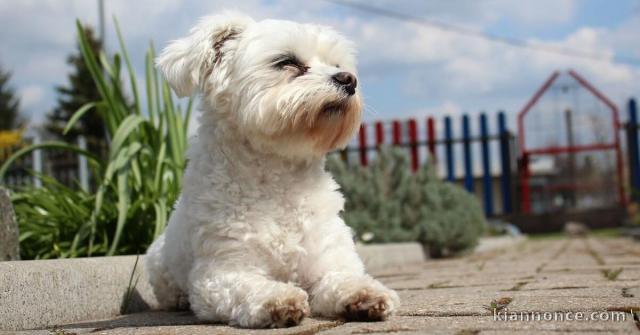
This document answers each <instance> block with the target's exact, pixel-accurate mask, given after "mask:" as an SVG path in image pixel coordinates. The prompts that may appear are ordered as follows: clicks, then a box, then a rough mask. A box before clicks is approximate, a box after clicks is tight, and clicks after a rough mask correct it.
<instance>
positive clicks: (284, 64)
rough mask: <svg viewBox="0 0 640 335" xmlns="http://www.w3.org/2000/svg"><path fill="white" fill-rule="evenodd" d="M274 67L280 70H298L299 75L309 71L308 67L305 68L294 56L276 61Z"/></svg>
mask: <svg viewBox="0 0 640 335" xmlns="http://www.w3.org/2000/svg"><path fill="white" fill-rule="evenodd" d="M274 66H275V67H276V68H278V69H285V68H288V69H291V68H294V69H295V70H298V72H299V74H303V73H305V72H307V70H309V67H308V66H305V65H304V64H303V63H302V62H301V61H300V60H298V59H297V58H295V57H293V56H287V57H285V58H281V59H276V60H275V61H274Z"/></svg>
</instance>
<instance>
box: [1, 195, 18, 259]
mask: <svg viewBox="0 0 640 335" xmlns="http://www.w3.org/2000/svg"><path fill="white" fill-rule="evenodd" d="M18 237H19V233H18V222H17V221H16V216H15V213H14V211H13V206H12V205H11V199H10V198H9V191H8V190H6V189H4V188H2V187H0V262H2V261H14V260H18V259H20V250H19V241H18Z"/></svg>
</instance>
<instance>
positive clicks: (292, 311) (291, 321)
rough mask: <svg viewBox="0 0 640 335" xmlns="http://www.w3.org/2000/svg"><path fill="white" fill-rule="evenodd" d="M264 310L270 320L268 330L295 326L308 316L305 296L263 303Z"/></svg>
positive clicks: (282, 298) (275, 299)
mask: <svg viewBox="0 0 640 335" xmlns="http://www.w3.org/2000/svg"><path fill="white" fill-rule="evenodd" d="M303 293H304V292H303ZM264 309H265V310H266V311H267V313H268V314H269V316H270V318H271V319H270V320H271V321H270V323H269V325H268V327H270V328H283V327H293V326H297V325H298V324H300V322H302V319H304V318H305V317H306V316H309V303H308V302H307V295H306V294H297V295H294V296H289V297H278V298H274V299H273V300H270V301H268V302H267V303H265V305H264Z"/></svg>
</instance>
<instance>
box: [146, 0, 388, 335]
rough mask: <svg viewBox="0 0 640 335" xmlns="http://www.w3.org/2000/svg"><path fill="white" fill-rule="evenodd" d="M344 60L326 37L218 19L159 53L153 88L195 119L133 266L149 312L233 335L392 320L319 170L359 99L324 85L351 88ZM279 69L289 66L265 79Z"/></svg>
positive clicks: (318, 31)
mask: <svg viewBox="0 0 640 335" xmlns="http://www.w3.org/2000/svg"><path fill="white" fill-rule="evenodd" d="M353 54H354V52H353V49H352V46H351V43H349V42H348V41H347V40H346V39H344V38H343V37H342V36H340V35H339V34H338V33H336V32H335V31H333V30H331V29H330V28H327V27H321V26H315V25H303V24H297V23H293V22H288V21H275V20H265V21H260V22H255V21H254V20H252V19H251V18H249V17H247V16H244V15H240V14H237V13H229V12H227V13H222V14H219V15H215V16H211V17H208V18H205V19H203V20H202V21H201V22H200V23H199V24H198V25H197V26H195V27H194V28H193V29H192V30H191V33H190V35H189V36H187V37H186V38H183V39H181V40H177V41H174V42H173V43H171V44H170V45H169V46H168V47H167V48H166V49H165V50H164V51H163V52H162V54H161V55H160V57H159V58H158V60H157V64H158V67H159V68H160V69H161V71H162V72H163V74H164V76H165V78H166V80H167V81H168V83H169V84H170V85H171V87H172V88H173V89H174V90H175V92H176V93H177V94H178V95H181V96H187V95H192V94H195V93H199V95H200V97H201V110H202V114H201V117H200V127H199V129H198V133H197V137H195V138H194V139H193V141H192V142H191V143H190V148H189V153H188V159H189V163H188V166H187V169H186V172H185V176H184V181H183V190H182V194H181V197H180V200H179V201H178V203H177V204H176V206H175V210H174V212H173V213H172V215H171V219H170V221H169V225H168V226H167V228H166V230H165V232H164V233H163V234H162V235H161V236H160V237H159V238H158V239H157V240H156V241H154V243H153V244H152V245H151V246H150V248H149V251H148V253H147V257H146V261H145V263H146V269H147V271H148V273H149V279H150V282H151V284H152V286H153V288H154V292H155V294H156V297H157V298H158V302H159V303H160V304H161V306H163V307H165V308H171V307H176V306H178V305H183V304H182V303H181V302H184V301H185V298H186V299H188V302H189V304H190V307H191V309H192V310H193V311H194V312H195V314H196V315H197V316H198V317H199V318H200V319H202V320H208V321H221V322H228V323H230V324H234V325H239V326H242V327H283V326H291V325H295V324H298V323H299V322H300V320H301V319H302V318H304V317H305V316H307V315H309V314H310V313H313V314H316V315H322V316H326V317H342V318H346V319H354V318H355V319H358V318H364V319H369V320H382V319H385V318H386V317H388V316H389V315H391V314H392V313H393V312H394V310H396V309H397V307H398V305H399V300H398V296H397V294H396V293H395V292H394V291H392V290H389V289H388V288H386V287H384V286H383V285H382V284H380V283H379V282H378V281H376V280H374V279H373V278H371V277H369V276H368V275H366V274H365V272H364V267H363V264H362V261H361V260H360V258H359V257H358V255H357V254H356V252H355V246H354V243H353V240H352V235H351V231H350V229H349V228H348V227H347V226H346V225H345V224H344V222H343V221H342V220H341V219H340V217H339V216H338V213H339V212H340V211H341V210H342V208H343V204H344V200H343V197H342V195H341V194H340V193H339V192H338V186H337V184H336V183H335V182H334V181H333V179H332V177H331V176H330V175H329V174H328V173H327V172H326V171H325V170H324V156H325V154H326V153H327V152H329V151H331V150H334V149H336V148H341V147H344V146H345V145H346V144H347V142H348V141H349V139H350V138H351V137H352V136H353V134H354V133H355V132H356V131H357V129H358V127H359V124H360V117H361V109H362V101H361V98H360V94H359V92H358V90H356V91H355V94H347V93H346V92H345V91H344V90H343V88H342V87H340V86H339V85H336V84H335V83H334V82H333V81H332V76H333V75H334V74H336V73H338V72H343V71H346V72H350V73H352V74H353V75H355V74H356V69H355V60H354V57H353ZM283 55H285V56H286V55H292V56H295V59H296V61H299V62H300V64H297V65H296V67H295V68H292V67H291V66H277V64H276V63H277V60H278V59H281V58H282V57H283ZM296 69H304V71H303V70H299V71H298V70H296ZM351 93H353V90H351Z"/></svg>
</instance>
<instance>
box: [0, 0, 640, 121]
mask: <svg viewBox="0 0 640 335" xmlns="http://www.w3.org/2000/svg"><path fill="white" fill-rule="evenodd" d="M371 3H372V4H373V5H376V6H380V7H385V8H393V9H394V10H396V11H399V12H404V13H410V14H411V13H416V14H415V15H416V16H420V17H425V18H428V19H434V20H440V21H446V22H452V23H454V24H457V25H463V26H466V27H470V28H472V29H476V30H485V29H487V27H489V26H490V25H492V24H495V23H496V22H499V21H500V20H502V19H504V18H508V19H509V20H510V21H513V22H516V23H517V24H518V25H520V26H531V27H544V26H548V25H550V24H560V23H566V22H569V21H571V20H575V14H576V12H577V8H578V5H579V2H576V1H575V0H564V1H554V0H540V1H535V2H533V1H524V2H523V1H512V0H486V1H465V2H461V1H437V2H436V1H433V2H432V1H428V2H427V1H424V2H419V1H412V2H397V1H390V0H376V1H371ZM105 5H106V11H107V36H108V46H109V49H110V50H116V49H117V42H116V40H115V33H114V31H113V25H112V24H111V19H110V17H111V15H115V16H117V17H118V19H119V21H120V25H121V28H122V30H123V34H124V37H125V43H126V44H127V46H128V47H129V52H130V54H131V58H132V61H133V63H134V66H135V67H136V72H139V73H144V68H143V57H144V52H145V50H146V48H147V45H148V41H149V40H153V41H154V42H155V44H156V48H158V49H160V48H162V47H163V46H164V45H165V43H166V42H167V41H168V40H171V39H174V38H177V37H180V36H182V35H184V34H186V32H187V31H188V29H189V28H190V27H191V26H192V25H193V24H194V23H195V21H196V20H197V18H198V17H200V16H202V15H207V14H209V13H211V12H213V11H216V10H219V9H222V8H237V9H239V10H242V11H245V12H247V13H249V14H250V15H253V16H254V17H256V18H258V19H260V18H267V17H275V18H283V19H293V20H296V21H304V22H317V23H322V24H328V25H332V26H334V27H336V29H338V30H340V31H343V32H344V33H345V34H346V35H347V36H348V37H350V38H351V39H353V40H354V41H355V42H356V44H357V45H358V48H359V58H360V64H361V66H360V76H361V77H363V78H365V79H366V81H364V80H363V88H364V89H365V91H364V94H365V98H366V101H367V103H368V106H367V117H370V118H381V119H388V118H391V117H392V116H393V117H397V116H398V115H400V116H402V115H407V116H410V115H415V113H418V112H420V113H428V112H429V110H430V109H432V108H437V109H438V110H440V111H441V110H445V111H449V112H452V113H454V111H456V113H458V112H459V111H461V110H463V109H464V110H465V111H466V110H468V111H477V110H479V109H488V110H491V109H494V110H495V109H498V108H507V109H509V110H512V111H514V110H517V109H519V108H520V107H521V105H522V104H524V102H525V101H526V100H527V99H528V98H529V96H530V95H531V94H532V93H533V92H534V91H535V89H537V87H538V86H539V85H540V84H541V83H542V81H544V79H546V77H547V76H548V75H549V74H550V73H551V72H552V71H554V70H556V69H567V68H574V69H576V70H577V71H578V72H580V73H582V74H583V75H584V76H585V77H587V79H589V80H591V81H593V82H594V84H595V85H596V86H598V87H600V88H602V89H603V91H604V92H605V93H608V94H611V95H612V96H614V99H616V102H621V101H622V99H624V98H626V97H628V96H629V95H631V94H632V93H634V92H636V93H637V92H638V91H640V87H639V86H640V70H639V68H638V67H629V66H626V65H620V64H616V63H614V62H613V59H614V56H616V55H618V53H620V52H622V53H624V54H625V55H628V56H635V57H640V45H639V44H638V43H636V41H635V40H636V39H637V32H638V31H640V18H639V17H637V16H636V17H634V18H631V19H630V20H628V21H627V22H622V23H620V25H619V26H618V27H609V28H594V27H582V28H580V29H577V30H576V31H575V32H573V33H572V34H569V36H566V37H565V38H562V39H559V40H555V41H540V40H535V39H531V42H533V43H539V44H549V45H554V46H557V45H563V46H567V47H571V48H574V49H580V50H585V51H588V52H594V53H596V52H597V53H599V54H604V55H606V56H608V57H610V59H611V61H609V62H596V61H592V60H581V59H575V58H571V57H567V56H561V55H555V54H549V53H543V52H534V51H529V50H523V49H518V48H512V47H507V46H504V45H501V44H496V43H492V42H489V41H486V40H482V39H478V38H474V37H468V36H460V35H457V34H455V33H451V32H445V31H442V30H439V29H434V28H430V27H426V26H422V25H418V24H415V23H405V22H400V21H396V20H392V19H387V18H382V17H379V16H375V15H364V14H362V13H360V12H358V11H354V10H350V9H345V8H342V7H338V6H335V5H332V4H330V3H327V2H323V1H313V2H304V3H300V2H299V1H294V0H285V1H275V2H273V1H269V2H264V1H260V0H247V1H237V0H234V1H232V0H218V1H205V2H203V1H177V0H158V1H151V0H141V1H125V0H110V1H106V2H105ZM76 17H78V18H80V19H81V20H83V21H84V22H89V23H94V24H95V22H96V17H97V8H96V6H95V2H94V1H86V0H73V1H57V0H23V1H9V0H0V20H2V21H3V24H4V25H3V26H6V27H10V29H2V30H0V40H2V41H3V48H2V49H0V59H1V60H2V61H3V64H6V65H8V67H9V68H10V70H11V71H12V72H13V73H14V80H15V82H16V83H17V85H16V86H18V87H19V88H20V91H24V90H25V89H26V88H28V87H30V86H34V85H37V86H39V87H41V89H42V90H44V91H45V93H46V94H43V97H41V98H40V99H39V100H37V102H34V103H33V106H32V108H33V109H34V110H38V111H46V110H50V108H51V107H52V105H53V103H54V100H53V95H52V94H49V93H50V91H51V90H52V87H53V86H54V85H55V84H58V85H59V84H65V83H66V74H67V72H68V71H69V67H68V66H67V65H66V63H65V58H66V56H67V55H68V54H69V53H70V52H72V51H73V50H74V36H75V26H74V19H75V18H76ZM391 77H393V78H395V79H396V80H395V81H390V80H389V78H391ZM140 80H141V82H140V83H139V84H141V85H142V84H143V82H142V78H141V79H140ZM365 84H366V85H365ZM385 85H387V86H386V87H387V88H388V89H386V90H381V91H382V92H383V93H384V94H373V93H371V91H367V87H372V86H376V87H385ZM47 92H49V93H47ZM143 98H144V97H143ZM385 103H386V105H385ZM388 105H390V106H396V105H397V106H400V107H397V108H395V109H393V110H391V109H390V108H388V107H383V106H388ZM421 106H438V107H432V108H431V107H430V108H422V107H421ZM433 111H435V110H433ZM194 124H195V123H194Z"/></svg>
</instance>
